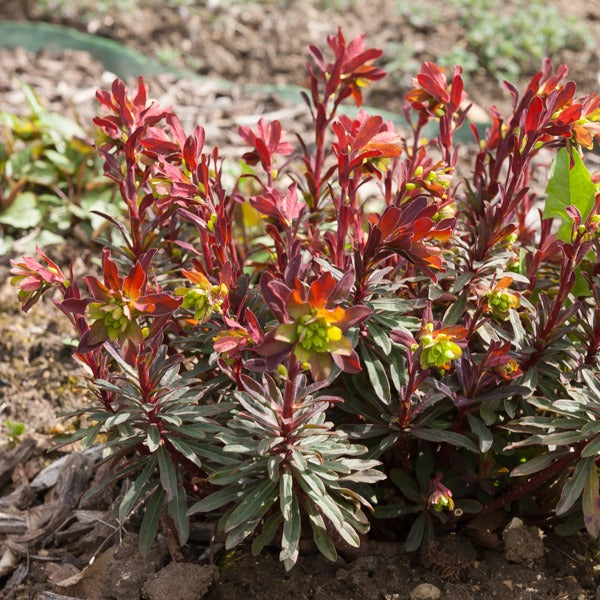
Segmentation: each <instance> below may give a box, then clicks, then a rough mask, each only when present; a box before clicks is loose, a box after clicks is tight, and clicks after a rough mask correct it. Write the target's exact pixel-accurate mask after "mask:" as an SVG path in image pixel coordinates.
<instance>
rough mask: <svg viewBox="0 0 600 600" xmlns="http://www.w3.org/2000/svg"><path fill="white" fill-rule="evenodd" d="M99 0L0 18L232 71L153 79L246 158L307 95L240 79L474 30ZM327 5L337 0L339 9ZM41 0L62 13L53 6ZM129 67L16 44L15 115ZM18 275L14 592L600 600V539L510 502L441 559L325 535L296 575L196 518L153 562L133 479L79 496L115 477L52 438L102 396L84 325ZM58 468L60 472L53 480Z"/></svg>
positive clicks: (67, 97) (438, 7) (87, 99)
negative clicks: (96, 391)
mask: <svg viewBox="0 0 600 600" xmlns="http://www.w3.org/2000/svg"><path fill="white" fill-rule="evenodd" d="M96 4H97V3H96V2H92V1H91V0H84V1H81V2H77V3H75V2H72V3H70V2H58V1H56V2H54V3H53V2H52V1H51V0H46V1H45V3H44V2H37V3H35V2H33V1H32V0H29V1H26V2H22V1H21V0H4V1H3V3H2V5H1V6H0V19H17V20H26V19H41V18H44V19H46V20H52V21H54V22H58V23H61V24H64V25H69V26H73V27H77V28H79V29H82V30H84V31H88V32H91V33H96V34H100V35H105V36H108V37H112V38H114V39H117V40H119V41H121V42H123V43H126V44H128V45H131V46H133V47H135V48H136V49H138V50H140V51H142V52H144V53H146V54H148V55H150V56H155V57H156V56H158V57H160V58H162V59H163V60H164V59H168V60H169V61H170V62H171V63H172V65H173V66H177V67H186V68H188V69H189V68H191V69H193V70H195V71H196V72H197V73H199V74H202V75H209V76H210V77H215V78H221V79H227V80H229V81H231V82H232V83H233V86H232V87H229V88H227V89H224V88H223V87H222V86H220V85H219V84H217V83H215V82H213V81H210V80H197V79H185V78H180V77H177V76H175V75H170V74H164V75H157V76H152V77H150V78H149V83H150V87H151V93H152V95H153V96H155V97H157V98H158V99H159V100H160V101H161V102H162V103H164V104H165V105H173V106H174V107H175V111H176V112H177V114H178V115H179V116H180V118H181V119H182V122H183V125H184V127H185V128H186V129H188V130H190V129H191V128H192V127H193V126H194V125H195V124H196V123H199V122H200V123H202V124H203V125H204V126H205V128H206V130H207V141H208V144H219V146H220V147H221V148H222V149H223V150H224V154H225V155H227V156H232V157H236V156H239V154H240V149H239V148H238V147H237V133H236V131H237V128H238V126H239V125H246V124H251V123H253V122H255V121H256V120H257V119H258V117H259V116H260V115H263V116H267V117H269V116H271V117H273V115H274V116H276V117H277V118H280V119H281V120H282V121H283V123H284V126H285V127H286V128H288V129H292V130H294V131H301V130H302V128H303V127H304V126H305V125H306V123H307V120H306V116H305V112H304V109H303V107H302V104H301V103H300V101H297V102H293V101H290V100H289V99H288V98H285V99H284V98H282V97H281V96H279V95H278V94H275V93H272V92H256V93H252V94H248V93H247V92H246V91H244V90H243V89H242V88H241V87H240V86H241V85H242V84H245V83H249V82H250V83H292V84H302V83H303V69H304V64H305V62H306V57H305V48H306V46H307V44H309V43H317V44H322V42H323V39H324V37H325V35H326V34H327V33H330V32H332V31H333V30H334V29H335V27H337V26H338V25H342V26H343V29H344V32H345V34H346V36H347V37H348V38H350V37H352V36H354V35H356V34H358V33H361V32H365V33H366V34H367V41H368V43H369V44H370V45H374V46H380V47H383V48H386V51H387V54H386V56H385V57H384V58H385V59H386V60H388V61H389V60H391V59H392V58H393V56H391V54H390V53H391V52H392V49H393V47H394V46H393V42H399V41H402V42H403V43H404V44H405V45H408V46H409V47H411V48H412V49H413V51H414V52H413V57H412V58H413V60H414V62H415V63H416V64H417V65H418V62H420V61H422V60H435V58H436V56H437V55H438V54H440V53H444V52H446V51H447V50H448V49H450V48H452V47H453V46H454V45H455V44H457V43H459V42H460V39H459V37H460V29H459V28H458V26H457V25H456V24H455V23H454V22H453V21H452V19H451V16H452V15H451V13H449V12H447V11H448V9H447V8H446V5H445V3H444V2H441V1H435V0H428V1H427V2H426V8H428V9H430V10H431V11H437V12H441V13H442V15H443V16H444V18H443V19H441V20H440V22H439V23H437V21H436V24H434V25H424V26H421V27H417V26H415V25H411V24H410V23H409V21H408V19H407V18H406V17H405V16H403V15H402V14H400V12H399V11H398V10H397V3H396V2H394V1H393V0H373V1H372V2H369V3H358V2H350V1H347V2H338V3H337V4H338V5H339V6H342V5H343V6H342V8H344V7H347V9H346V10H340V8H339V6H338V9H337V10H336V9H335V4H336V3H335V2H329V3H324V2H322V1H320V0H287V1H285V2H284V1H283V0H280V1H278V2H276V1H275V0H273V1H270V2H256V3H253V2H246V3H244V4H243V5H241V4H239V3H237V2H236V3H234V2H231V3H230V2H226V1H219V0H210V1H207V2H202V3H199V2H198V3H186V2H184V1H176V0H172V1H171V2H165V3H162V2H159V1H158V0H145V1H144V0H140V1H138V2H137V3H135V2H129V3H128V5H131V9H130V10H107V11H106V12H105V13H104V14H101V15H98V14H97V12H94V10H93V9H94V7H95V5H96ZM108 4H109V3H108ZM323 4H328V6H329V7H330V8H329V9H327V10H325V9H324V8H323ZM554 4H557V6H558V7H559V9H560V10H562V11H563V14H565V15H566V14H571V15H576V16H578V17H580V18H581V19H583V20H584V21H585V22H586V24H587V25H588V27H589V29H590V32H591V33H592V34H593V35H594V37H595V38H598V36H600V20H599V19H598V17H597V16H596V14H595V12H594V10H593V6H591V3H589V2H588V1H587V0H569V1H568V2H567V1H566V0H560V1H557V2H554ZM332 5H333V7H332ZM41 6H46V7H50V9H52V7H53V6H54V7H56V9H55V10H48V8H46V9H45V10H44V11H43V10H41V8H40V7H41ZM560 58H561V59H562V60H564V61H565V62H567V63H568V64H569V65H570V67H571V76H572V77H573V78H574V79H575V80H576V81H577V82H578V83H579V84H580V86H581V89H582V90H585V91H591V90H593V89H594V88H595V87H597V84H598V69H599V66H600V61H599V54H598V50H597V49H596V48H593V49H590V50H585V51H582V52H580V53H574V52H572V51H570V50H565V51H564V52H562V53H561V56H560ZM410 75H411V73H410V72H409V71H408V70H407V71H406V72H405V71H403V70H402V69H400V70H397V71H396V72H395V74H394V76H393V77H390V78H389V79H388V80H387V82H385V83H384V84H383V85H377V86H376V88H377V89H378V90H379V91H377V92H371V94H370V95H368V96H367V104H370V105H374V106H378V107H380V108H385V109H387V110H390V111H395V112H400V110H401V107H402V95H403V93H404V91H405V90H406V89H407V88H408V86H409V85H410ZM111 77H112V76H111V74H109V73H106V72H105V70H104V68H103V66H102V65H101V64H100V63H98V62H97V61H95V60H94V59H93V58H92V57H90V56H89V55H88V54H87V53H85V52H80V51H73V50H65V51H63V52H56V51H44V52H41V53H38V54H32V53H29V52H27V51H25V50H23V49H14V50H3V49H0V111H2V110H9V111H14V112H17V113H21V114H23V113H24V112H26V110H27V109H26V106H25V103H24V97H23V94H22V91H21V89H20V85H21V83H22V82H26V83H29V84H30V85H32V87H33V88H34V89H35V91H36V92H37V93H38V95H39V96H40V98H41V100H42V102H43V103H44V104H45V105H46V106H47V107H48V108H50V109H51V110H54V111H57V112H62V113H66V114H69V115H71V116H76V117H77V118H78V119H79V120H80V121H81V122H82V123H84V124H85V123H89V121H90V118H91V117H92V116H93V115H94V114H95V110H96V108H95V104H94V92H95V90H96V88H97V87H99V86H107V85H108V84H109V83H110V80H111ZM468 88H469V90H470V94H471V97H472V99H473V100H474V101H475V102H476V103H477V104H478V105H480V106H483V107H487V106H489V105H490V104H492V103H496V104H500V105H504V106H506V103H507V102H508V99H507V98H506V97H500V100H499V93H498V89H499V88H498V84H497V82H496V81H494V80H490V79H489V78H488V77H486V76H485V74H484V73H479V74H476V75H475V77H474V78H473V79H472V80H471V82H470V83H469V86H468ZM74 244H75V242H69V245H66V246H65V247H63V248H56V249H53V253H54V255H55V256H56V255H57V253H58V255H62V256H69V255H72V254H74V253H75V254H77V255H78V256H79V259H78V260H80V261H86V262H87V260H88V259H87V253H88V250H86V249H85V248H81V247H80V246H77V247H76V249H75V248H74ZM17 250H18V249H17ZM0 281H2V282H4V283H3V284H2V286H1V287H0V444H1V443H2V442H3V441H6V440H3V439H2V437H3V436H4V437H7V436H8V432H9V430H8V429H7V428H6V427H3V426H2V424H3V423H4V422H5V421H6V420H7V419H8V420H10V421H13V422H19V421H20V422H23V423H25V427H26V432H25V434H24V436H23V439H22V440H21V441H20V443H19V444H17V445H16V446H14V447H11V446H9V445H8V444H5V445H4V446H3V447H2V448H0V515H1V516H2V517H4V516H5V515H10V516H11V517H12V519H13V520H12V521H11V522H10V525H7V524H6V523H7V521H6V519H5V520H2V518H0V598H2V597H4V598H22V599H40V600H43V599H46V600H51V599H52V598H54V599H55V600H58V599H59V598H61V597H65V596H68V597H74V598H81V599H84V600H88V599H89V600H92V599H98V600H109V599H122V600H128V599H132V598H147V599H148V600H157V599H158V598H164V599H167V600H171V599H172V600H178V599H181V600H184V599H188V598H189V599H190V600H193V599H195V598H201V597H205V598H207V599H210V600H238V599H240V600H241V599H246V598H257V599H264V600H275V599H277V598H284V597H291V596H293V597H295V598H298V599H305V598H306V599H308V598H311V599H316V600H317V599H324V598H330V599H334V600H335V599H338V598H339V599H342V598H345V599H349V600H352V599H370V598H373V599H378V600H379V599H381V600H392V599H393V600H396V599H404V598H409V597H411V594H412V596H413V597H415V598H436V597H441V598H444V599H461V600H463V599H464V600H469V599H471V598H472V599H480V598H481V599H483V598H486V599H487V598H490V597H492V598H498V599H507V600H508V599H512V598H515V599H536V598H548V599H554V600H558V599H564V600H569V599H577V600H579V599H582V600H588V599H589V600H592V599H595V598H600V552H599V550H598V546H597V544H595V543H593V542H591V541H590V540H589V539H588V538H587V537H585V536H581V537H578V536H575V537H571V538H567V539H563V538H558V537H555V536H553V535H549V536H548V537H543V536H542V535H541V531H540V530H539V529H537V527H527V526H526V525H522V526H518V527H513V528H510V529H508V530H506V531H505V534H504V536H503V539H502V531H503V530H504V529H505V527H506V526H507V524H508V521H509V520H510V519H509V515H505V514H500V515H496V516H495V517H494V519H491V520H490V522H489V523H483V524H481V523H479V524H477V523H476V524H475V525H474V526H472V527H466V528H464V529H462V530H458V531H456V532H454V533H451V534H450V535H447V536H446V537H443V538H441V540H439V541H438V542H437V543H436V545H435V546H434V547H432V548H430V549H429V550H428V552H426V553H425V554H424V555H408V554H406V553H405V552H404V551H403V550H402V545H401V543H400V542H397V541H386V542H383V541H378V540H375V539H373V540H371V539H369V540H365V543H364V546H363V547H362V548H361V550H360V553H359V554H358V555H344V554H342V557H341V558H340V559H339V560H338V562H337V563H335V564H334V563H329V562H327V561H326V560H324V559H323V558H322V557H320V556H319V555H318V554H316V553H315V552H314V551H313V549H312V548H311V547H310V544H308V543H307V544H306V546H307V547H306V548H305V552H304V557H303V558H302V560H301V561H300V563H299V565H298V566H297V567H296V568H295V569H293V570H292V571H291V572H290V573H285V571H284V570H283V567H282V566H281V565H280V563H279V561H278V558H277V554H276V552H275V550H273V549H271V550H267V551H266V552H265V553H264V554H263V555H261V556H260V557H253V556H251V554H250V552H249V548H247V547H241V548H238V549H236V550H234V551H232V552H225V551H224V549H223V545H222V543H221V542H220V541H219V538H218V536H216V537H215V535H214V523H212V522H210V521H209V522H199V523H196V524H195V525H194V530H193V532H192V542H191V543H190V544H189V545H188V547H186V548H185V550H184V551H185V556H184V557H183V558H184V560H183V562H171V561H170V558H169V555H168V551H167V547H166V542H165V540H164V539H159V541H158V543H157V544H156V545H155V547H154V548H153V550H152V552H151V554H150V556H149V557H148V558H146V559H143V558H141V557H140V556H138V555H137V553H136V551H135V546H136V543H137V542H136V535H135V532H136V531H137V527H136V525H137V522H136V520H135V518H134V519H133V520H132V522H131V523H127V524H126V528H123V527H119V525H118V524H117V523H116V522H115V521H114V519H112V520H111V517H110V516H108V515H107V513H106V510H107V509H108V508H109V506H110V503H111V500H112V498H113V496H115V495H116V494H118V493H119V490H118V489H117V488H112V489H109V490H107V491H106V493H103V494H100V497H99V498H96V499H94V501H93V502H90V501H78V499H79V497H80V496H81V490H83V489H85V488H89V487H90V486H91V485H94V482H95V481H98V480H99V479H100V478H101V476H102V468H100V469H99V471H100V472H99V473H96V474H94V473H93V472H92V470H91V465H92V463H93V462H94V461H96V460H97V459H98V457H97V456H95V457H94V456H91V455H90V456H87V455H86V456H85V457H81V455H80V454H79V453H77V452H73V451H74V450H75V451H76V450H78V448H77V447H69V448H66V449H62V450H52V449H51V448H52V441H51V436H52V434H53V433H56V432H60V431H62V430H63V429H64V428H66V429H69V428H70V427H72V426H73V422H72V421H71V422H70V421H64V420H62V419H61V416H60V415H61V414H62V413H64V412H66V411H70V410H74V409H77V408H79V407H81V405H82V404H83V403H85V402H86V394H85V392H84V390H83V389H82V388H81V383H82V376H81V373H80V371H79V370H78V367H77V366H76V365H75V363H74V362H73V361H72V360H71V358H70V346H69V342H70V336H71V332H70V331H69V329H68V327H67V326H66V323H65V322H64V321H63V319H62V318H61V316H60V314H59V313H58V311H57V310H55V309H54V307H53V306H52V305H51V304H50V302H42V303H39V304H38V305H36V307H34V308H33V309H32V310H31V311H30V312H29V313H28V314H27V315H24V314H23V313H22V312H21V311H20V309H19V307H18V303H17V302H16V298H15V294H14V290H12V288H10V286H9V285H8V260H7V257H4V258H3V259H0ZM74 457H76V461H75V458H74ZM59 459H62V460H63V461H65V460H66V459H68V460H66V462H63V463H61V464H62V466H60V465H59V467H57V468H56V469H55V470H54V475H48V470H47V469H46V470H44V469H45V468H46V467H48V466H49V465H52V464H56V461H57V460H59ZM11 461H12V462H11ZM77 461H79V462H77ZM7 465H8V466H7ZM2 466H4V467H6V468H5V470H4V471H3V470H2ZM40 473H44V474H45V475H44V477H42V479H44V478H46V479H45V481H46V483H43V482H42V483H39V480H38V483H35V482H36V476H39V474H40ZM48 477H50V479H49V480H48ZM57 477H58V479H57ZM77 490H80V491H79V492H77ZM65 507H66V509H65ZM19 519H21V520H19ZM491 521H494V522H493V523H492V522H491ZM3 527H4V528H3ZM11 527H12V529H11ZM27 536H29V538H27ZM36 536H37V537H36ZM24 538H27V539H28V541H23V539H24ZM11 540H12V541H11ZM32 540H33V541H32ZM27 544H30V545H29V546H27ZM24 548H25V550H24ZM492 548H493V549H492ZM27 550H29V553H28V552H27ZM11 555H12V558H11ZM92 559H93V560H92ZM90 561H92V564H91V565H90ZM7 565H8V566H7ZM107 573H110V575H109V576H108V577H107ZM423 584H430V585H429V587H428V586H426V585H423ZM2 586H4V590H3V591H2V589H1V588H2ZM52 594H55V595H54V596H53V595H52ZM436 594H439V595H436Z"/></svg>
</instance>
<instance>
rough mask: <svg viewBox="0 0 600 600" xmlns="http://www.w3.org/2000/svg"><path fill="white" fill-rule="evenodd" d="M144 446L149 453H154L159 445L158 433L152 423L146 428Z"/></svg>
mask: <svg viewBox="0 0 600 600" xmlns="http://www.w3.org/2000/svg"><path fill="white" fill-rule="evenodd" d="M145 444H146V446H147V447H148V450H150V452H156V451H157V450H158V446H159V445H160V431H159V430H158V427H157V426H156V425H155V424H154V423H152V424H151V425H150V427H148V431H147V432H146V441H145Z"/></svg>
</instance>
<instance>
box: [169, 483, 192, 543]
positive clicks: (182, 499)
mask: <svg viewBox="0 0 600 600" xmlns="http://www.w3.org/2000/svg"><path fill="white" fill-rule="evenodd" d="M167 510H168V512H169V515H170V517H171V518H172V519H173V523H175V528H176V529H177V534H178V537H179V543H180V544H181V545H182V546H183V545H184V544H185V543H186V542H187V541H188V538H189V537H190V519H189V517H188V514H187V495H186V493H185V489H184V488H183V486H180V487H178V488H177V493H176V495H175V497H174V498H172V499H171V501H170V502H169V504H168V505H167Z"/></svg>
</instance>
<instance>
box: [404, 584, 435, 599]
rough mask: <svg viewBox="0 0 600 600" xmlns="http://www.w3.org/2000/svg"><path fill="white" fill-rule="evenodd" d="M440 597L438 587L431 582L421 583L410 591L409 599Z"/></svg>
mask: <svg viewBox="0 0 600 600" xmlns="http://www.w3.org/2000/svg"><path fill="white" fill-rule="evenodd" d="M441 597H442V592H441V590H440V588H438V587H436V586H435V585H433V584H431V583H421V584H420V585H418V586H417V587H416V588H413V590H412V591H411V593H410V600H439V599H440V598H441Z"/></svg>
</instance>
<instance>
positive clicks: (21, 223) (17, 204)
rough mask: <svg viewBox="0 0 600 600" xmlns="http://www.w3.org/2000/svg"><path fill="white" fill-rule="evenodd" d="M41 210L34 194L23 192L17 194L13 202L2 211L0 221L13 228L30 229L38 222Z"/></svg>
mask: <svg viewBox="0 0 600 600" xmlns="http://www.w3.org/2000/svg"><path fill="white" fill-rule="evenodd" d="M41 220H42V212H41V211H40V209H39V208H38V205H37V200H36V197H35V194H33V193H32V192H23V193H21V194H18V195H17V197H16V198H15V200H14V202H13V203H12V204H11V205H10V206H9V207H8V208H7V209H6V210H4V211H3V212H2V213H0V223H2V224H3V225H10V226H11V227H14V228H15V229H30V228H32V227H36V226H37V225H39V224H40V222H41Z"/></svg>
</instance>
